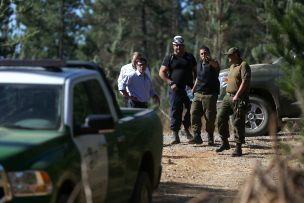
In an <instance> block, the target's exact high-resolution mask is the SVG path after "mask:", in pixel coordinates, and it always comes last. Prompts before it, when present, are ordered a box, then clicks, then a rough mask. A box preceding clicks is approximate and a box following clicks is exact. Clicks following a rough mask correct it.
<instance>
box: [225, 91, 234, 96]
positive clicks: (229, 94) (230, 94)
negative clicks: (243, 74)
mask: <svg viewBox="0 0 304 203" xmlns="http://www.w3.org/2000/svg"><path fill="white" fill-rule="evenodd" d="M226 94H227V95H228V96H230V97H234V96H235V94H232V93H229V92H227V93H226Z"/></svg>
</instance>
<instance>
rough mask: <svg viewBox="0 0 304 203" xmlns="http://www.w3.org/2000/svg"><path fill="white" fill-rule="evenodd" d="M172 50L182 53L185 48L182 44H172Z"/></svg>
mask: <svg viewBox="0 0 304 203" xmlns="http://www.w3.org/2000/svg"><path fill="white" fill-rule="evenodd" d="M173 50H174V53H175V54H183V53H184V50H185V45H183V44H173Z"/></svg>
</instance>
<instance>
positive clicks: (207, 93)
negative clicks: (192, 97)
mask: <svg viewBox="0 0 304 203" xmlns="http://www.w3.org/2000/svg"><path fill="white" fill-rule="evenodd" d="M197 93H198V94H202V95H217V93H212V92H200V91H198V92H197Z"/></svg>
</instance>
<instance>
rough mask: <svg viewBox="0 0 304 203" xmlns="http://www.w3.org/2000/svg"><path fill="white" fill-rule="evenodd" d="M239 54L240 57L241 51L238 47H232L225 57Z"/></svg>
mask: <svg viewBox="0 0 304 203" xmlns="http://www.w3.org/2000/svg"><path fill="white" fill-rule="evenodd" d="M234 53H237V54H238V55H240V50H239V49H238V48H236V47H231V48H230V49H229V50H228V51H227V52H226V53H225V55H230V54H234Z"/></svg>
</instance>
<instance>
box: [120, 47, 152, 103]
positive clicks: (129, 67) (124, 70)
mask: <svg viewBox="0 0 304 203" xmlns="http://www.w3.org/2000/svg"><path fill="white" fill-rule="evenodd" d="M139 58H141V53H140V52H137V51H136V52H134V53H133V54H132V58H131V63H128V64H126V65H124V66H122V67H121V69H120V74H119V76H118V79H117V84H118V87H119V86H121V85H122V84H121V83H122V80H123V79H124V77H126V76H127V75H130V74H132V73H134V72H135V71H136V60H137V59H139ZM145 74H146V76H148V77H149V78H151V74H150V69H149V67H147V68H146V70H145ZM127 92H129V90H128V89H127ZM120 93H121V94H123V93H122V92H120ZM124 106H125V107H128V98H126V97H125V96H124Z"/></svg>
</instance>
